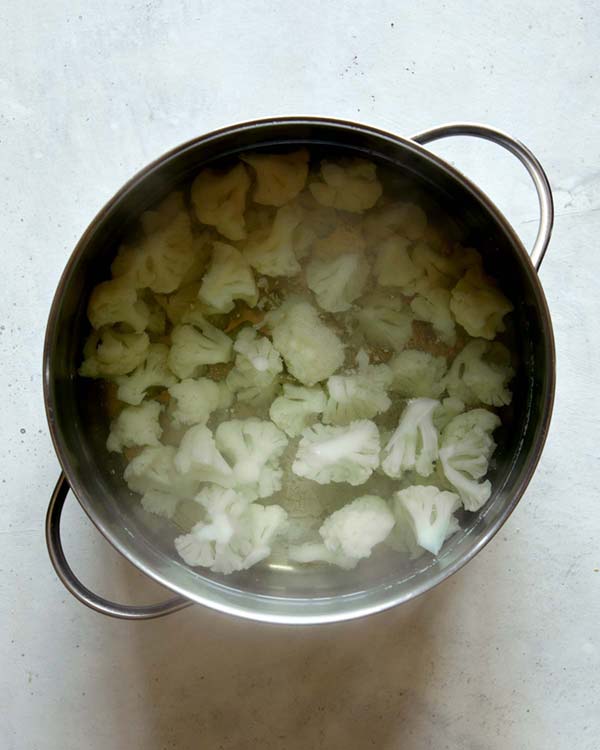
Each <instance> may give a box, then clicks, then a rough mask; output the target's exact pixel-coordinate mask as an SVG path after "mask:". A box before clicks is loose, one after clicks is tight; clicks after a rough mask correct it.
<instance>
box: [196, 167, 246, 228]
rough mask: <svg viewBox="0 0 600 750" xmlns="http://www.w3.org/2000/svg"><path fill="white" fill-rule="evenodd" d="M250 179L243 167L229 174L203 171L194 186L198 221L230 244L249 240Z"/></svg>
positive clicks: (230, 171)
mask: <svg viewBox="0 0 600 750" xmlns="http://www.w3.org/2000/svg"><path fill="white" fill-rule="evenodd" d="M249 187H250V177H249V176H248V172H247V171H246V167H244V165H243V164H237V165H236V166H235V167H233V169H230V170H229V171H228V172H217V171H215V170H214V169H203V170H202V172H200V174H199V175H198V177H196V179H195V180H194V182H193V183H192V190H191V194H190V197H191V200H192V205H193V207H194V210H195V212H196V216H197V217H198V220H199V221H201V222H202V223H203V224H208V225H209V226H213V227H216V228H217V231H218V232H220V233H221V234H222V235H223V236H224V237H227V239H229V240H243V239H244V237H245V236H246V227H245V223H244V209H245V208H246V193H247V192H248V188H249Z"/></svg>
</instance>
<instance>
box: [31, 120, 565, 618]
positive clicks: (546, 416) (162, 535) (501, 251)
mask: <svg viewBox="0 0 600 750" xmlns="http://www.w3.org/2000/svg"><path fill="white" fill-rule="evenodd" d="M452 135H471V136H475V137H477V138H483V139H486V140H490V141H493V142H494V143H497V144H499V145H500V146H503V147H504V148H506V149H508V150H509V151H510V152H511V153H512V154H514V155H515V156H516V157H517V158H518V159H519V160H520V161H521V162H522V163H523V164H524V166H525V167H526V169H527V170H528V172H529V174H530V175H531V178H532V179H533V183H534V186H535V189H536V191H537V194H538V199H539V206H540V215H541V219H540V225H539V231H538V234H537V238H536V240H535V243H534V246H533V249H532V251H531V253H530V254H528V253H527V252H526V250H525V248H524V247H523V245H522V244H521V242H520V240H519V238H518V237H517V235H516V234H515V232H514V230H513V229H512V227H511V226H510V225H509V223H508V222H507V220H506V219H505V218H504V216H503V215H502V214H501V213H500V211H499V210H498V209H497V208H496V206H494V204H493V203H492V202H491V201H490V199H489V198H488V197H487V196H486V195H484V194H483V193H482V192H481V190H479V189H478V188H477V187H476V186H475V185H473V184H472V183H471V182H470V181H469V180H468V179H467V178H466V177H464V176H463V175H462V174H460V173H459V172H458V171H457V170H456V169H454V168H453V167H451V166H450V165H449V164H447V163H446V162H445V161H443V160H442V159H440V158H439V157H438V156H436V155H434V154H432V153H431V152H430V151H428V150H427V149H426V148H424V145H425V144H427V143H430V142H431V141H435V140H437V139H440V138H446V137H448V136H452ZM300 144H303V145H307V146H309V147H310V148H311V150H312V151H313V152H314V151H317V152H319V151H321V152H329V151H331V150H335V151H337V152H344V153H348V154H353V155H362V156H366V157H367V158H370V159H374V160H376V161H377V162H378V163H380V164H387V165H389V166H390V167H392V168H395V169H397V170H401V171H402V173H404V174H406V173H408V174H410V175H411V176H412V178H413V179H414V180H415V181H417V182H418V183H420V184H422V185H424V186H425V187H426V189H427V190H429V191H431V192H432V194H435V196H436V198H437V199H439V200H440V201H441V202H443V204H444V205H445V206H446V207H447V209H448V210H450V211H455V212H458V213H459V214H460V215H461V216H462V217H464V218H465V219H466V220H467V221H468V225H469V227H470V230H471V233H472V240H473V243H476V246H477V248H478V249H479V250H480V251H481V252H482V254H483V255H484V259H485V264H486V267H487V268H488V269H489V270H491V272H492V273H493V274H494V275H496V276H497V277H498V278H499V279H500V281H501V284H502V286H503V287H504V289H505V291H506V292H507V293H508V294H509V296H510V297H511V299H512V301H513V303H514V304H515V312H514V315H515V322H516V330H517V342H516V346H517V348H518V352H519V356H520V362H521V365H520V368H519V374H518V376H517V378H516V380H515V382H514V401H513V406H512V410H511V413H510V415H509V419H508V425H507V426H506V427H503V428H502V430H503V434H502V436H501V440H500V441H499V442H500V445H499V448H498V451H497V456H496V462H495V468H494V470H493V476H492V477H491V478H492V484H493V488H494V491H493V495H492V498H491V499H490V501H489V502H488V504H487V505H486V506H485V507H484V508H483V509H482V510H481V511H480V512H479V513H478V514H466V516H465V519H464V520H463V523H462V532H461V533H458V534H456V535H455V536H454V537H453V538H452V539H451V540H450V542H449V543H448V544H446V545H445V547H444V548H443V550H442V552H441V553H440V556H439V557H438V558H437V559H434V558H432V557H431V556H429V555H426V556H424V557H423V558H420V559H419V560H416V561H406V562H404V563H399V562H398V557H397V556H396V555H395V554H393V553H389V554H385V553H384V554H381V555H377V556H374V558H373V559H369V560H367V561H364V562H363V563H362V564H361V565H360V566H359V567H358V569H357V570H355V571H350V572H348V571H343V570H338V569H334V568H326V567H323V568H312V567H311V566H309V567H298V568H294V567H291V566H277V565H271V566H269V565H268V564H267V565H265V566H264V567H260V568H253V569H251V570H248V571H243V572H240V573H238V574H235V575H232V576H221V575H219V574H213V573H211V572H210V571H208V572H207V571H202V572H200V571H199V570H194V569H190V568H188V567H187V566H186V565H184V564H183V563H182V562H181V561H180V560H178V558H177V555H176V554H175V552H174V548H173V538H174V536H175V535H176V534H177V533H178V532H177V530H176V529H174V528H173V527H172V525H170V524H169V523H168V522H166V521H163V520H161V519H158V518H156V517H152V516H150V515H148V514H146V513H144V512H143V511H141V508H140V505H139V502H137V501H136V499H135V498H134V497H132V495H131V494H130V493H129V492H128V491H127V488H126V487H125V485H124V483H123V482H122V480H121V479H120V478H119V473H120V472H119V471H115V468H118V465H117V464H116V462H115V458H114V457H112V456H111V455H109V454H108V453H107V451H106V448H105V445H104V443H105V439H106V429H107V425H106V417H105V416H104V415H103V414H102V412H101V410H100V408H99V398H98V390H97V389H98V385H97V384H96V383H94V382H90V381H85V380H83V379H82V378H79V377H77V375H76V372H77V367H78V365H79V363H80V358H81V351H82V342H83V340H84V337H85V335H86V334H87V327H88V324H87V321H86V316H85V308H86V301H87V298H88V296H89V292H90V290H91V289H92V287H93V286H94V285H95V284H96V283H98V281H100V280H101V279H102V278H103V277H105V276H106V270H107V268H108V266H109V263H110V261H111V259H112V256H113V254H114V252H115V247H116V244H117V242H118V240H119V238H120V237H121V235H122V234H123V231H124V229H125V228H127V226H128V225H129V224H130V223H131V222H132V221H133V220H135V218H137V216H139V214H140V213H141V212H142V211H143V210H145V209H146V208H148V207H149V206H150V205H152V204H153V203H154V202H156V200H158V199H159V198H160V197H162V196H163V195H164V194H165V193H167V192H168V191H169V190H171V189H172V188H173V187H174V186H175V185H177V184H178V183H180V182H181V181H182V180H185V179H186V178H188V177H189V176H190V175H192V174H193V173H195V172H197V171H198V170H199V169H200V168H201V167H202V166H203V165H205V164H207V163H209V162H212V161H214V160H216V159H222V158H226V157H234V156H235V155H236V154H238V153H239V152H242V151H246V150H248V149H249V148H260V147H265V148H273V147H275V146H298V145H300ZM552 222H553V206H552V194H551V191H550V186H549V183H548V180H547V178H546V175H545V174H544V171H543V169H542V167H541V165H540V164H539V162H538V161H537V159H536V158H535V156H534V155H533V154H532V153H531V152H530V151H529V150H528V149H527V148H526V147H525V146H524V145H523V144H522V143H520V142H518V141H516V140H514V139H513V138H511V137H510V136H508V135H506V134H504V133H501V132H499V131H497V130H494V129H492V128H489V127H485V126H483V125H476V124H463V123H460V124H451V125H444V126H441V127H438V128H435V129H433V130H429V131H426V132H424V133H419V134H418V135H416V136H413V137H412V138H401V137H399V136H396V135H392V134H390V133H386V132H383V131H380V130H376V129H374V128H370V127H367V126H364V125H357V124H354V123H350V122H342V121H336V120H328V119H320V118H278V119H271V120H261V121H257V122H250V123H245V124H242V125H236V126H233V127H229V128H225V129H223V130H219V131H216V132H214V133H210V134H208V135H204V136H201V137H199V138H196V139H194V140H192V141H189V142H188V143H185V144H183V145H182V146H179V147H178V148H176V149H174V150H173V151H170V152H169V153H168V154H165V155H164V156H162V157H161V158H159V159H157V160H156V161H155V162H153V163H152V164H150V165H149V166H148V167H146V168H145V169H143V170H142V171H141V172H139V173H138V174H137V175H136V176H135V177H134V178H133V179H132V180H130V181H129V182H128V183H127V184H126V185H125V186H124V187H123V188H122V189H121V190H120V191H119V192H118V193H117V194H116V195H115V197H114V198H113V199H112V200H111V201H109V203H108V204H107V205H106V206H105V207H104V208H103V209H102V210H101V211H100V213H99V214H98V215H97V216H96V218H95V219H94V220H93V222H92V223H91V225H90V226H89V228H88V229H87V231H86V232H85V234H84V235H83V237H82V238H81V240H80V241H79V243H78V244H77V247H76V248H75V250H74V252H73V254H72V256H71V258H70V260H69V262H68V264H67V267H66V268H65V271H64V273H63V276H62V278H61V281H60V284H59V286H58V289H57V291H56V295H55V297H54V302H53V304H52V309H51V312H50V317H49V321H48V328H47V332H46V341H45V349H44V396H45V402H46V411H47V417H48V424H49V427H50V433H51V435H52V440H53V442H54V447H55V449H56V453H57V455H58V459H59V461H60V463H61V466H62V469H63V474H62V475H61V477H60V479H59V481H58V484H57V486H56V489H55V491H54V494H53V496H52V499H51V501H50V506H49V508H48V514H47V521H46V540H47V545H48V550H49V553H50V558H51V560H52V563H53V565H54V567H55V569H56V572H57V574H58V576H59V577H60V579H61V581H62V582H63V583H64V585H65V586H66V587H67V589H68V590H69V591H70V592H71V593H72V594H73V595H74V596H76V597H77V598H78V599H79V600H80V601H81V602H83V603H84V604H86V605H87V606H89V607H91V608H92V609H95V610H97V611H99V612H102V613H104V614H107V615H112V616H114V617H121V618H127V619H143V618H151V617H158V616H160V615H165V614H169V613H171V612H175V611H176V610H178V609H181V608H182V607H186V606H188V605H190V604H192V603H198V604H204V605H206V606H208V607H212V608H214V609H217V610H220V611H222V612H227V613H229V614H233V615H238V616H241V617H246V618H250V619H254V620H263V621H269V622H276V623H291V624H308V623H325V622H334V621H338V620H349V619H352V618H355V617H360V616H363V615H367V614H371V613H373V612H378V611H381V610H384V609H386V608H388V607H393V606H395V605H397V604H400V603H402V602H406V601H408V600H409V599H412V598H413V597H415V596H418V595H419V594H422V593H423V592H425V591H427V590H428V589H430V588H432V587H433V586H435V585H436V584H438V583H440V582H441V581H443V580H444V579H445V578H447V577H448V576H450V575H452V574H453V573H455V572H456V571H457V570H458V569H459V568H461V567H462V566H463V565H464V564H465V563H466V562H468V561H469V560H470V559H471V558H472V557H474V556H475V555H476V554H477V552H479V550H480V549H481V548H482V547H483V546H484V545H485V544H487V542H489V541H490V539H491V538H492V537H493V536H494V534H495V533H496V532H497V531H498V529H499V528H500V527H501V526H502V524H503V523H504V522H505V521H506V519H507V518H508V516H509V515H510V513H511V512H512V510H513V509H514V508H515V506H516V504H517V503H518V501H519V499H520V498H521V496H522V494H523V492H524V491H525V488H526V487H527V484H528V483H529V480H530V479H531V476H532V474H533V472H534V470H535V467H536V465H537V462H538V460H539V457H540V454H541V452H542V448H543V445H544V442H545V439H546V435H547V432H548V427H549V423H550V416H551V412H552V405H553V398H554V381H555V353H554V338H553V333H552V324H551V321H550V315H549V312H548V307H547V305H546V300H545V298H544V292H543V290H542V287H541V285H540V282H539V279H538V276H537V273H536V270H537V268H539V265H540V263H541V261H542V258H543V256H544V253H545V251H546V248H547V246H548V241H549V239H550V234H551V230H552ZM69 488H71V489H72V490H73V492H74V493H75V495H76V497H77V498H78V500H79V503H80V504H81V507H82V508H83V509H84V511H85V512H86V513H87V514H88V516H89V517H90V519H91V520H92V521H93V522H94V523H95V524H96V526H97V527H98V529H99V530H100V531H101V532H102V533H103V534H104V536H105V537H106V538H107V539H108V541H109V542H111V544H112V545H113V546H114V547H115V548H116V549H117V550H119V552H121V553H122V554H123V555H124V556H125V557H126V558H127V559H128V560H129V561H130V562H132V563H133V564H134V565H135V566H136V567H137V568H139V569H140V570H141V571H142V572H144V573H145V574H147V575H148V576H150V577H151V578H153V579H154V580H156V581H158V582H159V583H161V584H162V585H163V586H165V587H166V588H168V589H170V590H171V591H173V592H174V593H175V594H176V596H175V598H172V599H170V600H169V601H166V602H164V603H162V604H157V605H151V606H147V607H131V606H127V605H121V604H115V603H112V602H109V601H107V600H105V599H103V598H102V597H100V596H98V595H97V594H95V593H93V592H92V591H90V590H89V589H87V588H86V587H85V586H84V585H83V584H82V583H81V582H80V581H79V580H78V579H77V577H76V576H75V574H74V573H73V572H72V570H71V568H70V567H69V565H68V563H67V561H66V559H65V556H64V553H63V549H62V545H61V539H60V529H59V524H60V516H61V512H62V508H63V505H64V502H65V498H66V496H67V493H68V490H69Z"/></svg>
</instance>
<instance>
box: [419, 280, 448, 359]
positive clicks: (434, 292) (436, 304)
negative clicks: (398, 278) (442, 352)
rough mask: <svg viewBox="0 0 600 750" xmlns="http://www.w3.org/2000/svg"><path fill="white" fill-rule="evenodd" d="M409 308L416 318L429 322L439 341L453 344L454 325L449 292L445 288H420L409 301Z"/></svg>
mask: <svg viewBox="0 0 600 750" xmlns="http://www.w3.org/2000/svg"><path fill="white" fill-rule="evenodd" d="M410 309H411V310H412V311H413V315H414V316H415V318H416V320H424V321H425V322H426V323H431V325H432V327H433V330H434V331H435V332H436V333H437V336H438V338H439V340H440V341H443V342H444V344H448V346H454V344H455V343H456V326H455V324H454V318H453V317H452V313H451V311H450V292H449V291H448V290H447V289H422V290H421V291H420V293H419V294H417V296H416V297H415V298H414V299H413V300H412V301H411V303H410Z"/></svg>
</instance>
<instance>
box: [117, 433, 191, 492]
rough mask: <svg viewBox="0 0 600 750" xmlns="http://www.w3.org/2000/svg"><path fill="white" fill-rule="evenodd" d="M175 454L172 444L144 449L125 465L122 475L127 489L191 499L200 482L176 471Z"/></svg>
mask: <svg viewBox="0 0 600 750" xmlns="http://www.w3.org/2000/svg"><path fill="white" fill-rule="evenodd" d="M176 453H177V451H176V449H175V448H173V446H171V445H159V446H150V447H147V448H144V449H143V451H142V452H141V453H140V454H139V455H138V456H136V457H135V458H134V459H132V460H131V461H130V462H129V464H127V466H126V468H125V472H124V474H123V477H124V479H125V481H126V482H127V486H128V487H129V489H130V490H131V491H132V492H138V493H139V494H140V495H144V496H145V495H146V494H147V493H149V492H161V493H164V494H168V495H173V496H174V497H177V498H179V499H189V500H191V499H192V498H194V496H195V495H196V493H197V492H198V490H199V488H200V482H199V481H198V480H197V479H196V478H195V477H193V476H190V475H187V476H184V475H183V474H181V473H180V472H178V471H177V469H176V468H175V456H176Z"/></svg>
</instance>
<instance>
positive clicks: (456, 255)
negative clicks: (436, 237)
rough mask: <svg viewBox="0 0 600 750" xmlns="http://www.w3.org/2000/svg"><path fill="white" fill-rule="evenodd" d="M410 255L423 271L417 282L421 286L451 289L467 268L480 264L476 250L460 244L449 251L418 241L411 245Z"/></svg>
mask: <svg viewBox="0 0 600 750" xmlns="http://www.w3.org/2000/svg"><path fill="white" fill-rule="evenodd" d="M411 257H412V259H413V263H414V264H415V265H416V266H417V267H418V268H420V269H421V270H422V271H423V273H424V277H423V278H422V279H421V281H420V282H419V283H420V285H421V287H422V288H426V287H427V286H428V287H429V288H431V289H452V287H453V286H454V285H455V284H456V282H457V281H458V280H459V279H460V278H461V276H462V275H463V274H464V272H465V271H466V270H467V269H468V268H478V267H479V266H480V265H481V255H480V254H479V253H478V252H477V251H476V250H473V248H463V247H461V246H460V245H456V246H455V247H454V248H453V249H452V250H451V251H450V252H440V251H438V250H436V249H435V248H434V247H432V246H431V244H430V243H429V242H425V241H419V242H417V243H416V244H415V246H414V247H413V249H412V251H411Z"/></svg>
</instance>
